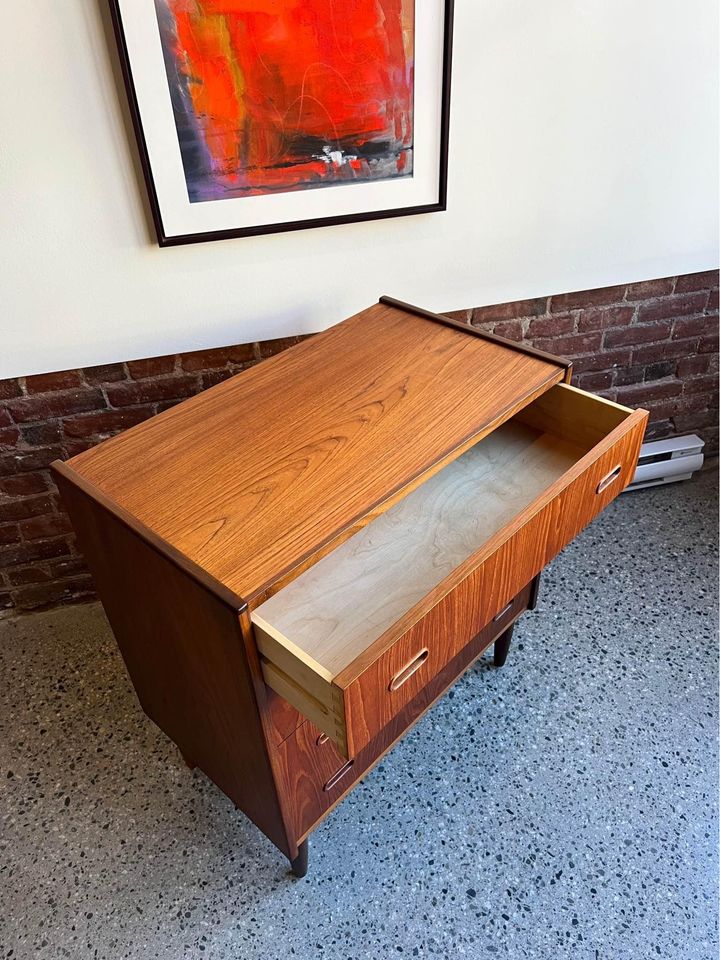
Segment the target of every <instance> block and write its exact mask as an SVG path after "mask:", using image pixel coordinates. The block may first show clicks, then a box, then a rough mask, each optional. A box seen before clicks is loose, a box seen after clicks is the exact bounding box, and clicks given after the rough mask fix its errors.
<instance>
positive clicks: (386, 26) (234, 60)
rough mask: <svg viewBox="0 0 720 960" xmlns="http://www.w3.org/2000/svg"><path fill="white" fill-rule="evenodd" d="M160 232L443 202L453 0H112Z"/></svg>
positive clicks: (228, 229)
mask: <svg viewBox="0 0 720 960" xmlns="http://www.w3.org/2000/svg"><path fill="white" fill-rule="evenodd" d="M111 8H112V14H113V22H114V27H115V33H116V37H117V41H118V46H119V50H120V56H121V62H122V68H123V73H124V77H125V83H126V86H127V92H128V97H129V101H130V108H131V112H132V115H133V122H134V125H135V132H136V135H137V138H138V143H139V147H140V155H141V160H142V164H143V170H144V173H145V178H146V181H147V186H148V191H149V194H150V203H151V206H152V211H153V216H154V219H155V227H156V230H157V235H158V241H159V243H160V245H161V246H169V245H172V244H179V243H191V242H195V241H199V240H217V239H224V238H227V237H242V236H251V235H255V234H262V233H275V232H278V231H284V230H299V229H305V228H307V227H320V226H327V225H330V224H338V223H349V222H352V221H357V220H373V219H379V218H384V217H397V216H404V215H407V214H418V213H428V212H431V211H435V210H444V209H445V202H446V192H447V154H448V125H449V101H450V60H451V47H452V15H453V0H111Z"/></svg>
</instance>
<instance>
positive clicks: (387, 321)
mask: <svg viewBox="0 0 720 960" xmlns="http://www.w3.org/2000/svg"><path fill="white" fill-rule="evenodd" d="M563 372H564V371H563V369H562V368H561V367H559V366H557V365H555V364H553V363H550V362H545V361H544V360H542V359H540V358H537V357H534V356H531V355H528V354H525V353H520V352H517V351H513V350H510V349H507V348H505V347H504V346H502V345H499V344H496V343H492V342H488V341H487V340H484V339H481V338H477V337H474V336H469V335H468V334H467V333H465V332H463V331H462V330H456V329H453V328H451V327H447V326H444V325H441V324H437V323H432V322H430V321H428V320H426V319H423V318H422V317H418V316H416V315H413V314H411V313H408V312H406V311H403V310H400V309H397V308H394V307H390V306H385V305H382V304H376V305H375V306H373V307H371V308H370V309H368V310H365V311H363V312H362V313H360V314H358V315H356V316H355V317H353V318H350V319H349V320H346V321H344V322H342V323H340V324H338V325H337V326H335V327H332V328H330V329H329V330H328V331H326V332H325V333H323V334H320V335H318V336H316V337H314V338H312V339H310V340H306V341H304V342H303V343H301V344H298V345H297V346H295V347H292V348H291V349H289V350H287V351H285V352H284V353H281V354H279V355H277V356H276V357H273V358H271V359H270V360H267V361H265V362H263V363H261V364H258V365H257V366H255V367H253V368H252V369H250V370H247V371H245V372H244V373H242V374H240V375H239V376H237V377H234V378H232V379H231V380H228V381H226V382H225V383H223V384H220V385H218V386H217V387H214V388H212V389H210V390H207V391H205V392H204V393H203V394H201V395H199V396H197V397H194V398H192V399H191V400H188V401H185V402H184V403H182V404H179V405H178V406H176V407H174V408H173V409H171V410H168V411H166V412H165V413H162V414H160V415H159V416H157V417H154V418H153V419H151V420H149V421H146V422H145V423H142V424H139V425H138V426H136V427H132V428H130V429H129V430H127V431H125V432H124V433H122V434H120V435H119V436H117V437H114V438H112V439H111V440H108V441H106V442H105V443H102V444H100V445H99V446H97V447H94V448H93V449H91V450H88V451H86V452H84V453H81V454H79V455H78V456H77V457H74V458H73V460H72V461H71V464H72V468H73V469H74V470H75V471H77V472H78V473H79V474H80V475H82V476H83V477H85V478H86V479H87V480H88V481H90V482H91V483H93V484H94V485H95V486H96V487H97V488H99V489H100V490H101V491H102V492H103V494H104V495H105V496H107V497H108V498H111V499H112V500H113V501H114V502H116V503H117V504H119V505H120V506H121V507H123V508H124V509H126V510H127V511H128V512H129V514H131V515H132V516H134V517H136V518H137V519H138V520H139V521H140V522H141V523H142V524H144V525H145V526H146V527H147V528H149V529H150V530H152V531H154V533H155V534H157V535H159V536H160V537H161V538H163V539H164V540H165V541H167V542H168V543H169V544H170V545H171V546H172V547H173V548H175V549H177V550H178V551H179V552H180V553H182V554H183V555H185V556H187V557H188V558H189V559H190V560H191V561H193V562H194V563H196V564H198V565H199V566H200V567H202V568H203V569H204V570H206V571H207V572H208V573H209V574H210V575H211V576H212V577H214V578H215V579H216V580H218V581H220V582H221V583H222V584H224V585H225V586H226V587H227V588H229V589H230V590H232V591H233V592H234V593H235V594H238V595H240V596H242V597H243V598H245V599H246V600H252V598H254V597H255V596H256V595H259V594H260V593H262V591H263V590H264V589H266V588H267V587H268V586H269V585H270V584H272V583H273V582H274V581H275V580H276V579H277V578H279V577H281V576H283V575H286V574H287V573H288V572H289V571H292V570H293V569H294V568H295V567H297V566H298V565H300V564H302V563H304V562H306V561H307V560H308V558H310V557H312V555H313V554H314V553H315V552H317V551H318V550H320V549H322V547H323V545H324V544H325V543H327V542H328V541H330V540H332V539H333V538H336V537H338V536H339V535H340V534H342V532H343V531H344V530H346V529H348V528H353V525H355V527H356V526H357V525H358V524H361V523H362V521H363V518H364V517H366V516H368V515H369V514H370V513H371V512H372V511H377V510H378V509H381V508H382V504H383V503H384V502H385V501H388V500H389V498H392V496H393V495H394V494H396V493H397V492H398V491H401V490H403V489H404V488H406V487H407V486H408V485H409V484H412V483H413V482H417V481H418V479H420V478H423V477H425V476H427V475H429V473H431V472H433V471H435V470H437V469H439V468H440V467H441V466H442V465H444V464H445V463H447V462H448V461H449V460H451V459H453V458H454V457H456V456H458V455H459V454H460V453H461V452H463V450H465V449H466V448H467V447H468V446H469V445H471V444H472V443H473V442H475V441H476V440H477V439H479V438H480V437H481V436H483V435H484V434H486V433H488V432H490V431H491V430H493V429H494V428H495V427H497V426H498V425H499V424H500V423H502V422H503V421H504V420H506V419H508V418H509V417H510V416H511V415H512V414H513V413H514V412H515V411H516V410H518V409H519V408H520V407H522V406H524V405H525V404H526V403H528V402H529V401H530V400H531V399H533V398H534V397H536V396H538V395H540V394H541V393H542V392H543V391H544V390H546V389H547V388H548V387H550V386H551V385H552V384H553V383H556V382H558V381H559V380H560V379H561V378H562V376H563Z"/></svg>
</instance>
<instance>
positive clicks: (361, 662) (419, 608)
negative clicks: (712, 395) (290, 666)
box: [332, 397, 649, 690]
mask: <svg viewBox="0 0 720 960" xmlns="http://www.w3.org/2000/svg"><path fill="white" fill-rule="evenodd" d="M596 399H597V400H598V402H599V403H611V402H612V401H607V400H604V399H603V398H602V397H597V398H596ZM613 406H617V407H620V409H622V410H626V411H627V414H628V415H627V417H626V418H625V419H624V420H623V422H622V423H620V424H618V426H616V427H615V428H614V429H613V430H611V431H610V433H608V434H607V435H606V436H605V437H603V439H602V440H600V442H599V443H597V444H595V446H593V447H592V448H591V449H590V450H588V452H587V453H586V454H584V455H583V456H582V457H581V458H580V459H579V460H578V461H577V462H576V463H575V464H573V466H572V467H571V468H570V469H569V470H567V471H566V472H565V473H564V474H563V475H562V476H561V477H560V478H559V479H558V481H557V483H556V484H553V486H551V487H549V488H548V489H547V490H545V491H543V493H541V494H540V495H539V496H538V497H536V498H535V500H533V501H532V503H530V504H529V505H528V506H527V507H526V508H525V510H523V511H522V512H521V513H520V514H518V515H516V516H515V517H514V518H513V519H512V520H511V521H510V522H509V523H508V524H506V525H505V526H504V527H503V528H502V529H501V530H499V531H498V532H497V533H496V534H495V535H494V536H492V537H491V538H490V539H489V540H487V541H486V542H485V543H484V544H483V545H482V547H481V548H480V549H479V550H478V551H476V552H475V553H474V554H471V555H470V556H469V557H468V558H467V559H466V560H465V561H463V562H462V563H461V564H459V566H457V567H456V568H455V569H454V570H453V571H452V573H451V574H449V575H448V576H447V577H445V579H444V580H442V581H441V582H440V583H439V584H438V585H437V586H436V587H435V588H434V589H433V590H431V591H430V592H429V593H428V594H426V595H425V596H424V597H423V598H422V599H421V600H420V601H418V602H417V603H416V604H414V606H412V607H411V608H410V609H409V610H408V611H407V612H406V613H405V614H404V615H403V616H402V617H401V618H400V619H399V620H397V621H396V622H395V623H394V624H393V625H392V626H390V627H388V629H387V630H385V631H384V632H383V633H382V634H381V635H380V636H379V637H378V638H377V639H376V640H375V641H373V643H372V644H370V645H369V646H368V647H367V648H366V649H365V650H364V651H363V652H362V654H360V655H359V656H358V657H356V658H355V660H354V661H353V662H352V663H350V664H348V666H346V667H345V668H344V669H343V670H341V671H340V673H338V674H336V675H335V676H334V677H333V681H332V682H333V685H334V686H336V687H338V688H339V689H341V690H346V689H347V688H348V687H349V686H351V685H352V684H353V683H354V682H355V681H356V680H358V678H359V677H361V676H362V674H363V673H364V672H365V671H366V670H367V669H368V667H369V666H370V665H371V664H372V663H374V662H375V660H377V659H378V658H379V657H381V656H382V655H383V654H384V653H386V652H387V650H388V649H389V648H390V647H391V646H392V645H393V643H395V641H396V640H397V639H398V638H399V637H400V636H402V635H403V634H404V633H406V632H407V631H408V630H410V629H411V628H412V627H413V626H414V625H415V624H416V623H417V622H418V621H419V620H421V619H422V618H423V617H424V616H425V614H426V613H427V612H428V611H429V610H430V609H431V608H432V607H434V606H435V605H436V604H438V603H439V602H440V601H441V600H442V599H443V598H444V597H446V596H447V595H448V594H449V593H450V592H451V591H452V590H454V589H455V588H456V587H457V586H458V584H459V583H461V582H462V581H463V580H464V579H465V578H466V577H467V576H469V575H470V574H471V573H472V572H473V570H475V569H476V568H477V567H479V566H480V565H481V564H483V563H484V562H485V561H486V560H487V559H488V557H490V556H491V555H492V554H493V553H495V552H496V551H497V550H498V549H499V548H500V547H501V546H502V545H503V543H505V542H506V541H507V540H509V539H510V538H511V537H513V536H514V535H515V534H516V533H517V532H518V530H520V529H521V528H522V527H523V526H525V524H526V523H527V522H528V521H529V520H530V519H531V518H532V517H534V516H535V515H536V514H537V513H538V512H539V511H540V510H542V509H543V508H544V507H545V506H547V504H548V503H550V502H551V501H552V500H554V499H555V498H556V497H557V496H558V495H559V494H560V493H561V492H562V491H563V490H565V489H566V488H567V487H568V486H569V485H570V484H571V483H573V482H574V481H575V480H576V479H577V478H578V477H580V476H582V474H583V473H585V472H586V471H587V470H588V469H590V468H591V467H592V465H593V463H595V461H597V460H598V459H599V458H600V457H602V456H603V455H604V454H605V453H607V452H608V450H610V449H611V448H612V447H613V446H614V445H615V444H616V443H617V442H618V440H620V439H621V438H622V437H623V436H625V434H626V433H628V432H629V431H630V430H632V429H633V428H634V427H635V426H636V425H637V424H639V423H641V422H643V421H646V420H647V418H648V415H649V414H648V411H647V410H644V409H643V408H638V409H636V410H631V409H630V408H628V407H623V406H622V405H621V404H613ZM630 479H631V477H628V478H627V481H628V482H629V481H630ZM626 485H627V484H626ZM623 489H624V488H623ZM500 599H501V600H502V598H500Z"/></svg>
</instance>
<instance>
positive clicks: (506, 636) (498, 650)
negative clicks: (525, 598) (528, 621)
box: [493, 624, 515, 667]
mask: <svg viewBox="0 0 720 960" xmlns="http://www.w3.org/2000/svg"><path fill="white" fill-rule="evenodd" d="M514 629H515V624H513V625H512V626H511V627H508V628H507V630H506V631H505V633H501V634H500V636H499V637H498V638H497V640H496V641H495V649H494V650H493V660H494V663H495V666H496V667H502V666H504V665H505V661H506V660H507V655H508V651H509V649H510V641H511V640H512V635H513V630H514Z"/></svg>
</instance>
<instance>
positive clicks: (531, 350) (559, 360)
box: [378, 295, 572, 383]
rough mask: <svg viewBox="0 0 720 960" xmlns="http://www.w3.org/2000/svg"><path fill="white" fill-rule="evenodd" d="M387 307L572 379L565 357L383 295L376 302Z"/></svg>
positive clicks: (570, 369)
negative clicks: (539, 362)
mask: <svg viewBox="0 0 720 960" xmlns="http://www.w3.org/2000/svg"><path fill="white" fill-rule="evenodd" d="M378 303H383V304H385V306H387V307H395V309H397V310H404V311H405V313H412V314H414V315H415V316H416V317H423V318H424V319H425V320H432V322H433V323H441V324H443V326H445V327H452V329H453V330H459V331H460V332H461V333H469V334H470V336H473V337H480V338H481V339H482V340H488V341H490V343H497V344H499V345H500V346H501V347H507V348H508V350H514V351H515V352H516V353H526V354H528V355H529V356H531V357H537V358H538V360H544V361H545V362H546V363H552V364H554V365H555V366H556V367H561V368H562V369H563V370H564V371H565V377H564V380H565V383H570V378H571V377H572V360H567V359H566V358H565V357H558V356H556V355H555V354H553V353H546V352H545V351H544V350H537V349H536V348H535V347H531V346H529V345H528V344H525V343H518V342H516V341H515V340H507V339H506V338H505V337H499V336H497V334H494V333H487V332H486V331H484V330H478V328H477V327H473V326H472V325H471V324H469V323H462V322H461V321H460V320H453V319H452V317H447V316H445V314H443V313H433V312H432V311H431V310H426V309H425V308H424V307H416V306H414V304H412V303H405V302H404V301H403V300H396V299H395V298H394V297H388V296H386V295H383V296H382V297H380V299H379V300H378Z"/></svg>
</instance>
